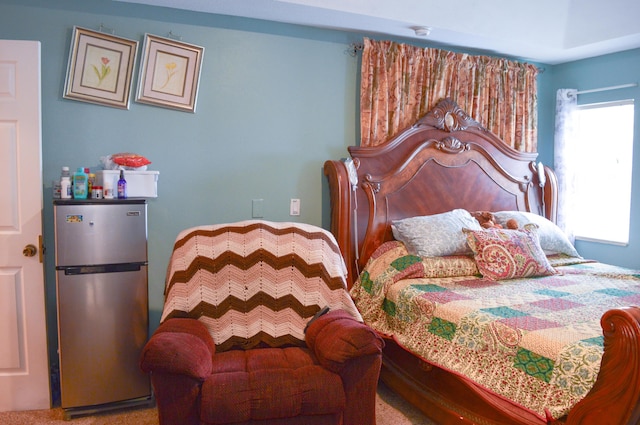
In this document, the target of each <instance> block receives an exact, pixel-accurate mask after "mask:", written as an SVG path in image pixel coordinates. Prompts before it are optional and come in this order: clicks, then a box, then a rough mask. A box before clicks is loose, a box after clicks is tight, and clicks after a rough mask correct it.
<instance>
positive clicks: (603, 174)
mask: <svg viewBox="0 0 640 425" xmlns="http://www.w3.org/2000/svg"><path fill="white" fill-rule="evenodd" d="M633 116H634V105H633V100H624V101H617V102H607V103H597V104H591V105H580V106H578V110H577V120H576V133H577V137H578V139H577V140H578V141H579V142H578V146H579V149H578V150H577V151H578V152H577V154H576V155H577V158H576V161H575V163H573V161H572V165H573V166H575V167H576V214H575V218H576V222H575V227H574V228H575V235H576V239H586V240H596V241H603V242H610V243H615V244H622V245H624V244H627V243H628V242H629V216H630V210H631V167H632V156H633Z"/></svg>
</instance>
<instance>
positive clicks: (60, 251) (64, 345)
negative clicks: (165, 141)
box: [54, 199, 152, 417]
mask: <svg viewBox="0 0 640 425" xmlns="http://www.w3.org/2000/svg"><path fill="white" fill-rule="evenodd" d="M54 221H55V257H56V294H57V309H58V344H59V360H60V395H61V407H62V408H63V409H65V412H66V415H67V417H69V416H72V415H74V414H76V413H77V414H85V413H87V412H93V411H99V410H103V409H113V408H117V407H121V406H122V405H127V404H141V403H150V402H151V401H152V400H151V385H150V380H149V377H148V376H147V375H145V374H144V373H142V371H141V370H140V369H139V366H138V365H139V357H140V352H141V350H142V347H143V346H144V344H145V343H146V341H147V337H148V322H149V319H148V304H149V303H148V286H147V204H146V201H145V200H143V199H135V200H106V199H105V200H95V201H81V200H66V199H64V200H55V201H54Z"/></svg>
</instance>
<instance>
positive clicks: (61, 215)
mask: <svg viewBox="0 0 640 425" xmlns="http://www.w3.org/2000/svg"><path fill="white" fill-rule="evenodd" d="M54 216H55V217H54V219H55V237H56V244H55V247H56V265H57V266H79V265H93V264H118V263H132V262H142V263H144V262H146V261H147V205H146V204H140V203H135V204H134V203H131V204H129V203H113V204H86V205H83V204H73V205H56V206H55V207H54Z"/></svg>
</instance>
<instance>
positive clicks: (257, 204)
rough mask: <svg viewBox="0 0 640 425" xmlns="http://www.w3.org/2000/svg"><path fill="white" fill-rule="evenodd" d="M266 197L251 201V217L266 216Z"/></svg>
mask: <svg viewBox="0 0 640 425" xmlns="http://www.w3.org/2000/svg"><path fill="white" fill-rule="evenodd" d="M263 203H264V199H254V200H253V201H251V217H253V218H262V217H264V205H263Z"/></svg>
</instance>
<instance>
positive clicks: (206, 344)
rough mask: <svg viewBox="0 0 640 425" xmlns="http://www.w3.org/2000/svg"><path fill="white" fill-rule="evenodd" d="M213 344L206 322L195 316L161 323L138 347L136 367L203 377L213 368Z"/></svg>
mask: <svg viewBox="0 0 640 425" xmlns="http://www.w3.org/2000/svg"><path fill="white" fill-rule="evenodd" d="M214 354H215V344H214V342H213V338H211V335H210V334H209V331H208V330H207V328H206V326H205V325H204V324H203V323H201V322H199V321H198V320H195V319H187V318H180V319H177V318H172V319H168V320H167V321H165V322H164V323H162V324H161V325H160V326H159V327H158V329H156V331H155V332H154V333H153V335H152V336H151V338H150V339H149V341H148V342H147V343H146V345H145V346H144V348H143V349H142V353H141V355H140V368H141V369H142V370H143V371H144V372H146V373H148V372H161V373H171V374H176V375H186V376H188V377H191V378H194V379H198V380H203V379H205V378H206V377H207V376H209V375H211V372H212V370H213V355H214Z"/></svg>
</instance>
